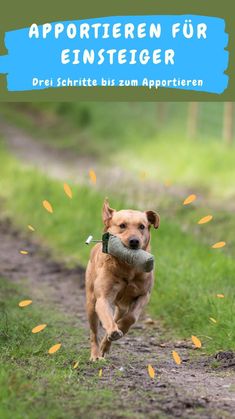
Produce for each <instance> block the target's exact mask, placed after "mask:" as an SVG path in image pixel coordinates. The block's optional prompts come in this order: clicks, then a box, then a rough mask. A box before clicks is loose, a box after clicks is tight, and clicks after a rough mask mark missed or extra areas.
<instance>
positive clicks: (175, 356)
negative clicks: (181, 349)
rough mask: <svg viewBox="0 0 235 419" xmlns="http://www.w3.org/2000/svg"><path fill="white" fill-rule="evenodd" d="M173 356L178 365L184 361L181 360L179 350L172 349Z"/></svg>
mask: <svg viewBox="0 0 235 419" xmlns="http://www.w3.org/2000/svg"><path fill="white" fill-rule="evenodd" d="M172 356H173V359H174V361H175V363H176V364H177V365H180V364H181V362H182V361H181V358H180V356H179V354H178V352H176V351H172Z"/></svg>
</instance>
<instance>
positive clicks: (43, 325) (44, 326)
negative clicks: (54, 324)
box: [32, 324, 47, 333]
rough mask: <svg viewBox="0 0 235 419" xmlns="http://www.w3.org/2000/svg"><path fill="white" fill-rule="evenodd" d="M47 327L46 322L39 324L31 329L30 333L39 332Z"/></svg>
mask: <svg viewBox="0 0 235 419" xmlns="http://www.w3.org/2000/svg"><path fill="white" fill-rule="evenodd" d="M46 327H47V324H39V325H38V326H36V327H34V328H33V329H32V333H39V332H41V331H42V330H44V329H45V328H46Z"/></svg>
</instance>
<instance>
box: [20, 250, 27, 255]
mask: <svg viewBox="0 0 235 419" xmlns="http://www.w3.org/2000/svg"><path fill="white" fill-rule="evenodd" d="M20 254H21V255H28V254H29V252H28V251H27V250H21V251H20Z"/></svg>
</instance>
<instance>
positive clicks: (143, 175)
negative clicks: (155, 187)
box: [140, 172, 147, 180]
mask: <svg viewBox="0 0 235 419" xmlns="http://www.w3.org/2000/svg"><path fill="white" fill-rule="evenodd" d="M146 178H147V173H146V172H140V179H141V180H145V179H146Z"/></svg>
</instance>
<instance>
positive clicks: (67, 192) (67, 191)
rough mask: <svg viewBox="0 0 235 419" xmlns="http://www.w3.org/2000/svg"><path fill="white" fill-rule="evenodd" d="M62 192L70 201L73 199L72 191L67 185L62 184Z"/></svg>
mask: <svg viewBox="0 0 235 419" xmlns="http://www.w3.org/2000/svg"><path fill="white" fill-rule="evenodd" d="M64 192H65V193H66V195H67V196H68V197H69V198H70V199H72V197H73V192H72V189H71V188H70V186H69V185H68V184H67V183H64Z"/></svg>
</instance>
